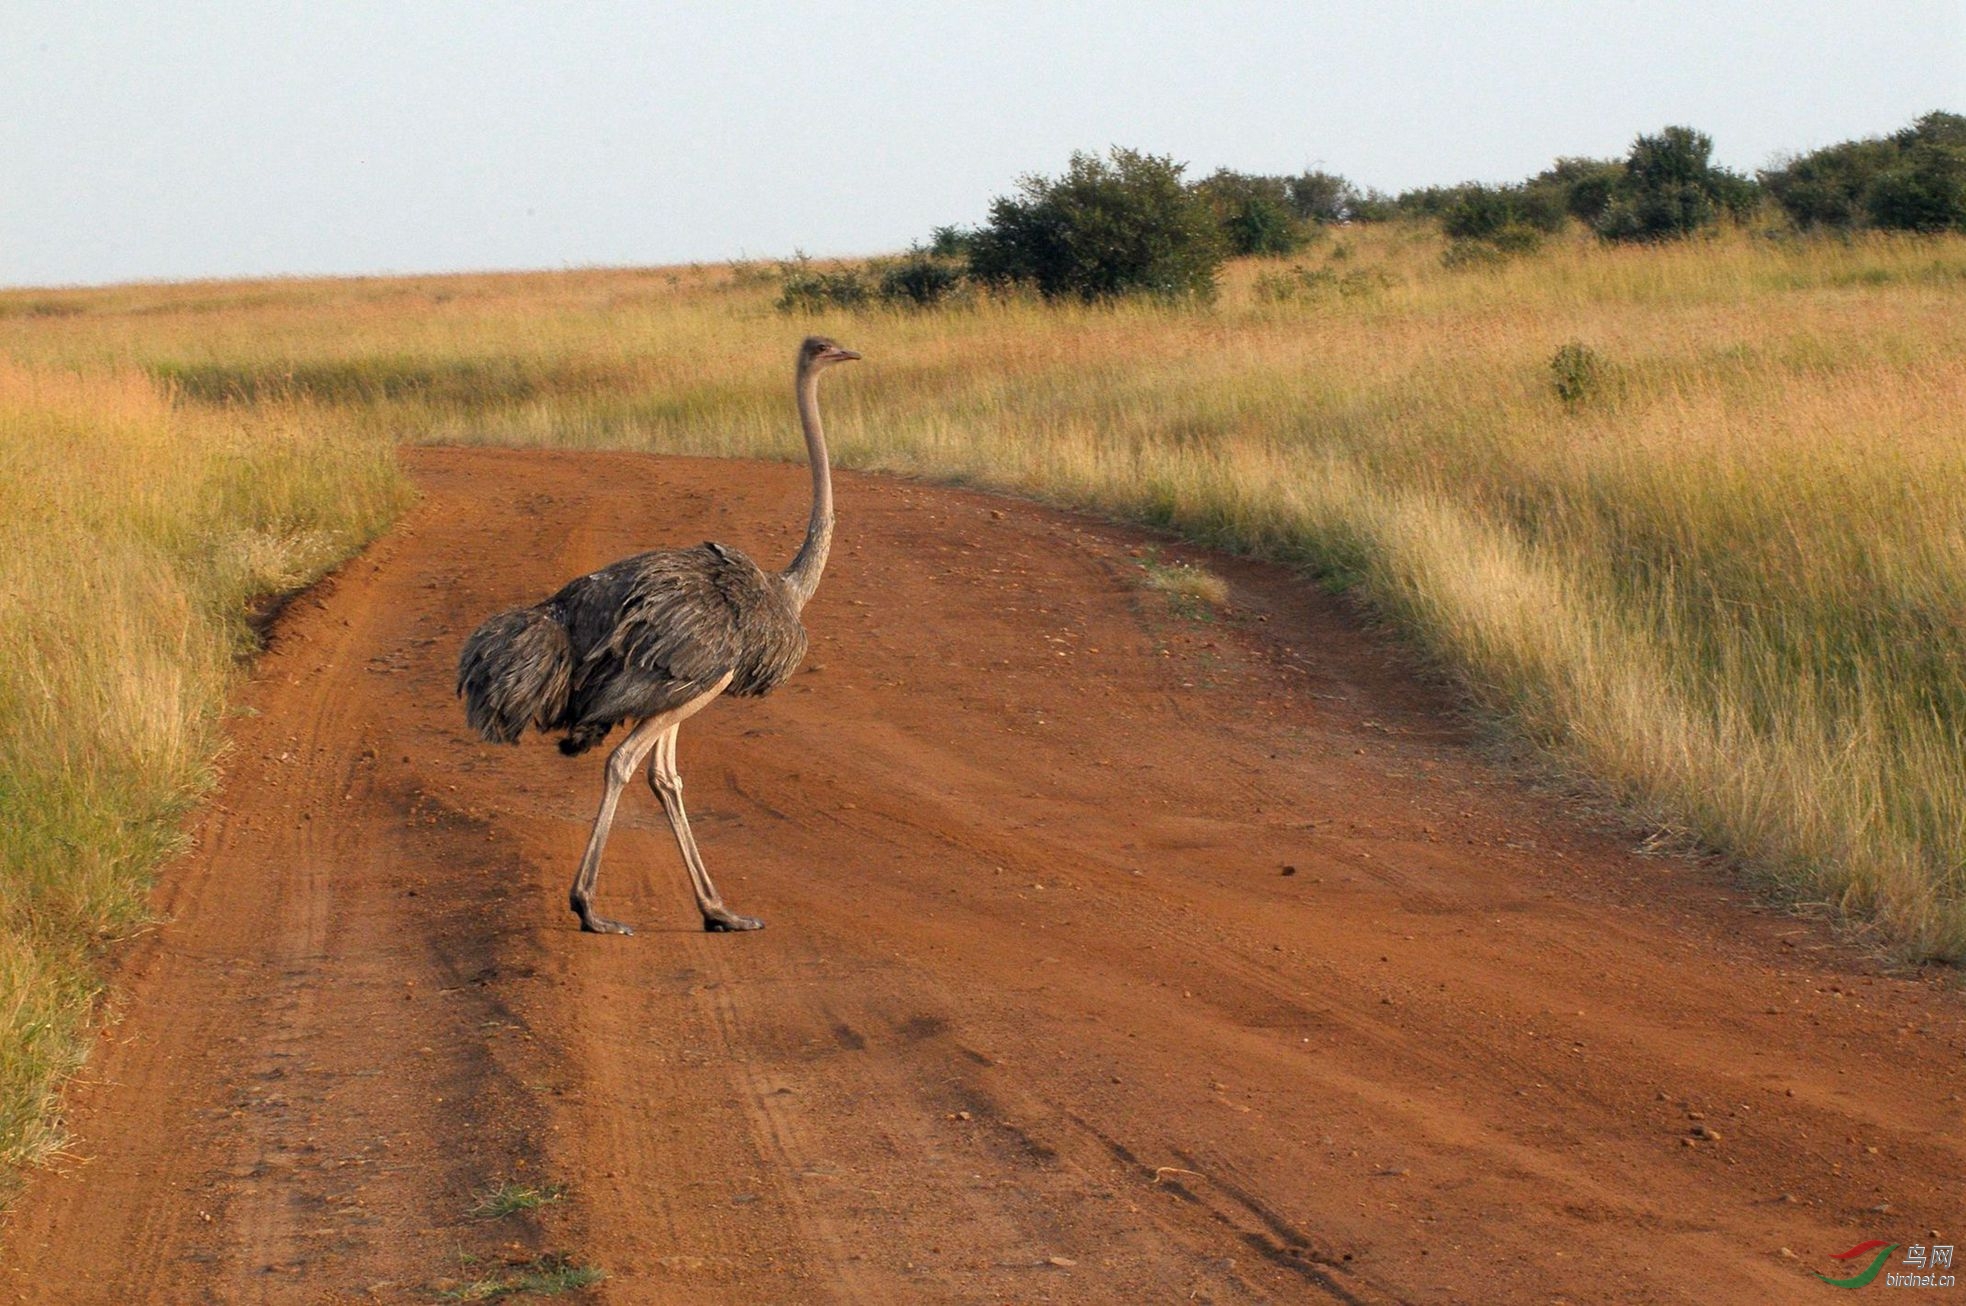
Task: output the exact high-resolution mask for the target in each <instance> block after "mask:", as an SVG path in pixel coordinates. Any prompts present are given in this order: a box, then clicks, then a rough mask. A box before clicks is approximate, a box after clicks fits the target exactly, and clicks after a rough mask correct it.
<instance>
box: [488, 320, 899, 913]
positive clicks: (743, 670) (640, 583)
mask: <svg viewBox="0 0 1966 1306" xmlns="http://www.w3.org/2000/svg"><path fill="white" fill-rule="evenodd" d="M858 357H860V355H858V354H856V353H854V352H853V351H852V350H850V349H843V348H841V347H840V346H839V345H837V344H835V343H834V342H833V341H831V340H827V339H824V338H823V337H819V336H814V337H810V338H808V339H807V340H806V341H804V342H803V343H802V344H801V345H800V346H799V353H798V364H797V370H796V379H795V393H796V396H797V399H798V407H799V417H800V421H801V424H802V425H803V427H804V431H805V438H806V451H807V455H808V457H809V458H810V460H811V464H812V480H813V504H812V513H811V517H810V519H809V521H808V523H807V529H806V536H805V541H804V543H803V544H802V545H801V546H800V548H799V552H798V554H797V556H796V557H794V558H793V559H792V562H791V564H790V565H789V566H788V567H787V568H786V569H785V570H784V571H782V572H778V573H770V572H767V571H765V570H764V569H763V568H761V567H759V566H758V565H757V564H756V563H755V562H752V561H751V560H750V559H749V558H747V557H745V556H744V555H743V554H742V553H739V552H737V551H736V550H735V549H730V548H726V547H724V546H723V545H721V544H715V543H708V542H706V543H704V544H700V545H697V546H696V547H694V548H688V549H659V550H656V551H654V552H650V553H641V554H637V555H635V556H634V557H632V558H624V559H622V560H621V561H620V562H616V563H613V564H611V565H609V566H606V567H603V568H601V569H600V570H599V571H595V572H590V573H589V574H587V575H585V576H581V577H579V578H578V579H576V580H572V581H569V582H568V583H567V584H566V585H564V586H562V587H561V589H560V590H559V592H558V593H556V594H554V595H553V596H552V597H551V598H548V599H546V600H544V601H543V602H540V603H537V604H534V605H533V606H531V607H527V608H517V609H514V610H512V611H509V612H501V613H499V614H498V615H497V616H494V617H492V618H491V619H490V620H488V621H486V622H485V623H484V624H483V625H481V626H479V627H478V629H477V630H476V631H474V632H473V633H472V635H471V637H470V638H469V639H467V640H466V641H465V643H464V648H463V650H462V652H461V653H460V654H459V656H458V668H457V692H458V694H459V695H460V696H461V697H462V698H463V699H464V713H465V719H466V721H467V722H469V724H470V726H471V728H472V729H473V730H475V731H477V732H478V733H479V734H480V735H481V736H483V737H484V738H485V739H487V740H490V741H491V742H493V743H502V744H510V743H517V742H518V740H519V737H520V736H521V735H522V734H524V733H525V730H526V727H527V726H532V727H535V728H537V729H539V730H542V731H564V732H565V737H564V738H562V739H561V740H560V750H561V751H562V752H564V753H567V754H568V755H573V754H576V753H582V752H585V751H586V750H587V749H589V748H592V747H593V746H594V745H595V744H597V743H599V742H600V741H601V740H602V739H603V738H605V737H606V736H607V734H608V732H609V731H610V730H612V729H613V728H614V726H615V725H616V724H618V723H621V722H626V721H632V722H635V723H636V725H635V728H634V729H632V730H631V731H630V733H629V735H628V738H627V739H626V740H624V741H623V743H622V744H621V745H620V746H618V747H617V748H616V749H615V751H614V754H613V756H611V757H610V758H609V763H608V787H607V790H606V791H605V793H604V794H603V797H602V806H601V813H600V815H599V816H598V817H597V818H596V820H595V828H594V834H593V837H592V838H591V839H590V841H589V846H588V853H587V856H586V857H585V858H583V859H582V862H581V869H580V872H579V874H577V875H576V876H575V878H574V888H573V892H572V903H573V908H574V910H575V912H577V913H578V914H579V915H580V918H581V925H582V927H583V928H585V929H589V930H598V931H606V932H620V933H628V932H629V931H628V930H627V928H626V927H625V926H620V925H617V924H615V923H614V922H612V921H606V920H602V919H601V918H599V917H597V916H594V915H593V914H592V912H591V911H590V910H589V906H588V902H589V899H591V896H592V890H593V881H594V878H595V876H596V874H597V873H598V870H599V863H600V848H601V845H602V843H604V842H605V840H606V838H607V829H608V825H609V824H610V822H611V821H612V819H613V812H614V804H615V802H616V801H617V799H618V798H619V794H620V788H621V785H622V783H624V782H625V779H626V778H627V777H628V776H631V775H632V774H633V772H634V771H635V770H637V769H639V767H640V766H641V764H642V761H643V759H644V758H650V757H651V754H652V755H653V756H652V758H651V760H650V770H649V783H650V785H651V786H652V787H653V788H654V789H655V790H656V793H657V796H658V797H660V798H661V799H662V802H663V807H664V810H665V811H666V812H667V813H668V814H669V818H670V825H671V827H672V828H673V829H674V830H675V833H676V840H677V844H678V845H679V847H680V848H681V850H682V853H683V859H684V861H685V863H686V864H687V865H688V867H689V870H690V875H691V880H692V883H693V884H694V886H695V888H696V891H697V901H698V906H699V907H700V908H701V909H702V911H703V917H704V927H705V928H706V929H755V928H757V926H758V924H759V922H757V921H754V920H751V919H750V918H749V917H740V916H736V915H734V914H732V913H730V912H728V911H726V910H725V909H724V908H723V906H722V901H721V899H720V898H718V897H717V895H716V891H715V889H714V887H712V886H711V885H710V881H709V877H708V874H707V873H705V872H704V871H703V868H702V864H701V859H700V857H698V855H697V853H696V846H695V840H694V838H693V837H692V836H691V835H690V832H689V824H688V818H687V817H686V816H684V815H683V811H682V779H681V777H680V776H679V775H677V774H676V773H675V732H676V729H677V727H678V726H679V725H680V724H681V721H682V720H683V719H684V718H685V717H687V716H689V715H690V714H692V713H694V712H695V711H696V710H697V709H698V708H700V707H701V706H702V705H703V704H705V703H707V702H708V701H710V700H711V699H713V698H715V697H717V696H718V695H720V694H734V695H737V696H739V697H754V696H757V695H760V694H768V693H770V692H771V691H772V690H773V689H775V688H777V687H778V686H779V685H780V684H782V683H784V681H785V679H786V678H787V677H788V676H790V675H791V674H792V672H793V671H794V670H795V669H797V667H798V665H799V663H800V661H801V660H803V659H804V657H805V653H806V633H805V627H804V625H803V624H802V623H801V621H800V619H799V614H800V610H801V609H802V608H803V607H804V606H805V604H806V602H807V601H808V600H809V599H810V598H811V597H812V593H813V591H814V589H816V588H817V586H818V584H819V576H820V573H821V572H822V571H823V570H824V568H825V565H826V555H827V553H828V551H829V548H830V546H831V543H832V534H833V494H832V479H831V475H830V470H829V468H828V465H827V459H826V444H825V436H824V433H823V431H822V429H821V427H820V422H819V406H818V378H819V373H820V372H821V371H823V370H824V369H825V368H826V367H827V366H829V365H831V364H833V363H836V362H843V361H846V360H849V359H855V358H858ZM624 762H625V763H626V764H625V766H624V765H623V763H624ZM624 771H625V773H626V774H623V772H624Z"/></svg>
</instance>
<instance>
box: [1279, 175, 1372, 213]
mask: <svg viewBox="0 0 1966 1306" xmlns="http://www.w3.org/2000/svg"><path fill="white" fill-rule="evenodd" d="M1283 187H1284V196H1285V198H1286V200H1287V201H1288V203H1289V205H1290V211H1291V212H1292V213H1293V214H1295V215H1296V216H1297V217H1298V218H1300V219H1302V220H1303V221H1305V222H1347V221H1353V220H1358V219H1359V218H1360V217H1361V214H1360V211H1359V210H1360V206H1361V205H1362V204H1363V203H1364V202H1365V201H1366V200H1367V199H1368V198H1372V199H1377V200H1380V201H1383V200H1384V199H1385V197H1384V196H1382V195H1379V194H1378V193H1377V192H1376V191H1374V192H1367V193H1366V194H1365V195H1361V194H1359V191H1358V188H1357V187H1356V186H1353V185H1352V183H1350V182H1349V181H1346V180H1345V179H1344V178H1343V177H1340V176H1338V175H1337V174H1336V173H1331V172H1316V171H1312V172H1301V173H1299V174H1297V175H1296V176H1295V177H1291V178H1289V179H1288V180H1286V181H1285V182H1284V183H1283Z"/></svg>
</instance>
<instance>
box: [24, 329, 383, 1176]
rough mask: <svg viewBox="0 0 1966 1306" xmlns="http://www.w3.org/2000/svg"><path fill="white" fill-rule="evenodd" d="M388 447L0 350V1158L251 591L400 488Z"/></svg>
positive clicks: (329, 543)
mask: <svg viewBox="0 0 1966 1306" xmlns="http://www.w3.org/2000/svg"><path fill="white" fill-rule="evenodd" d="M404 493H405V487H404V484H403V482H402V481H401V480H400V478H399V477H398V476H397V473H396V471H395V463H394V456H393V451H392V449H391V447H390V446H389V445H388V444H387V443H386V442H382V441H378V440H375V439H373V438H370V437H365V436H361V435H358V434H355V433H353V432H351V431H350V430H349V429H347V427H346V424H345V423H344V422H342V421H341V420H339V419H337V418H336V417H335V416H334V415H333V414H331V413H327V412H324V411H320V410H315V409H310V408H308V407H306V406H304V405H299V404H281V405H273V406H268V407H265V408H260V409H256V410H253V411H250V412H246V411H236V412H215V411H199V410H195V409H190V408H187V407H185V406H183V405H178V404H174V403H173V402H172V401H171V399H170V398H169V397H168V395H167V394H166V393H165V391H164V390H163V388H162V387H160V386H159V385H157V384H156V383H155V382H154V381H152V380H151V379H150V378H148V377H146V376H144V375H143V374H141V373H138V372H134V371H129V370H123V371H108V372H100V373H97V374H94V375H82V374H77V373H74V372H69V371H65V370H59V369H55V368H50V367H45V366H43V367H35V366H28V365H22V364H18V363H6V362H0V1175H4V1174H11V1173H12V1172H14V1171H15V1170H16V1169H17V1168H18V1166H19V1164H20V1163H21V1162H23V1161H25V1160H28V1159H31V1158H32V1157H33V1156H35V1155H36V1154H38V1153H39V1152H40V1151H41V1150H43V1149H45V1148H46V1147H47V1146H48V1145H49V1144H50V1143H51V1142H52V1141H54V1140H53V1136H52V1134H51V1132H50V1126H49V1111H48V1108H49V1106H50V1104H51V1095H52V1093H53V1091H54V1089H55V1087H56V1086H57V1085H58V1084H59V1083H60V1081H61V1079H62V1078H63V1077H64V1076H65V1075H66V1074H67V1073H68V1072H69V1071H71V1070H72V1069H73V1068H74V1067H75V1066H76V1065H77V1064H79V1062H80V1060H81V1058H82V1056H83V1055H84V1053H85V1051H86V1048H87V1043H88V1029H87V1028H86V1026H87V1025H88V1023H89V1020H90V1016H91V1015H92V1013H93V1011H94V1009H95V1003H96V999H97V997H98V994H99V989H100V983H99V976H98V972H97V968H96V962H97V960H98V958H97V956H96V953H97V950H98V948H99V946H100V944H101V942H102V941H104V940H106V939H109V938H114V937H116V936H118V935H120V934H123V933H126V932H127V931H129V930H130V929H132V928H134V927H136V926H138V925H139V924H140V923H141V922H142V920H143V917H144V893H145V890H146V889H147V888H148V886H149V882H150V872H151V871H152V869H153V868H154V866H155V865H156V863H157V862H158V861H159V860H161V858H162V857H163V856H164V855H165V854H166V853H167V852H168V851H169V850H170V849H171V848H172V847H173V846H174V845H175V843H176V841H177V839H178V834H177V818H178V816H179V815H180V814H181V812H182V810H183V809H184V807H185V806H186V804H188V803H189V802H191V801H192V800H193V799H194V798H195V797H196V796H197V795H198V794H199V793H200V792H201V791H202V790H203V789H204V788H205V787H206V786H207V785H208V784H209V783H210V780H211V777H212V766H213V763H214V759H215V757H216V754H217V752H218V748H219V744H220V730H219V726H220V718H221V716H222V714H223V712H224V708H225V698H226V693H227V690H228V689H229V687H230V686H231V684H232V682H233V679H234V676H235V674H236V668H237V665H238V660H239V658H240V656H241V655H242V654H243V653H244V652H246V651H247V650H248V649H249V648H250V646H251V632H250V631H249V630H248V628H247V626H246V623H245V613H246V609H247V604H248V602H249V601H250V600H251V599H252V598H253V597H255V596H257V595H261V594H266V593H272V592H277V591H281V590H287V589H291V588H293V587H295V586H298V585H302V584H305V583H306V582H308V581H310V580H312V579H314V578H315V577H316V576H318V575H320V574H321V573H322V572H323V571H325V570H326V569H327V568H328V567H330V566H332V565H333V564H334V563H335V562H337V561H339V560H340V559H341V558H342V557H345V556H346V555H347V554H348V553H349V552H351V551H353V550H354V549H355V548H357V547H359V546H360V545H361V544H362V543H364V542H365V541H366V540H368V539H369V538H370V537H372V536H373V535H374V534H375V533H376V532H378V531H379V530H380V529H382V527H383V526H384V525H385V524H386V523H387V522H388V520H389V519H390V518H391V516H392V515H393V514H394V512H395V510H396V509H397V507H398V506H399V505H400V504H401V503H402V502H403V501H404Z"/></svg>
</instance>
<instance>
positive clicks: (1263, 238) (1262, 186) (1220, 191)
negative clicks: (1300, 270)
mask: <svg viewBox="0 0 1966 1306" xmlns="http://www.w3.org/2000/svg"><path fill="white" fill-rule="evenodd" d="M1195 189H1196V190H1198V191H1200V192H1201V194H1202V196H1203V197H1204V198H1205V199H1207V201H1208V203H1209V207H1210V208H1212V209H1213V210H1214V211H1215V218H1216V221H1217V222H1219V223H1221V224H1222V236H1223V239H1224V240H1226V241H1227V242H1228V246H1229V252H1230V253H1232V254H1239V255H1251V254H1255V255H1265V256H1270V257H1276V256H1280V255H1284V254H1291V253H1294V252H1295V251H1296V250H1297V249H1298V248H1299V247H1301V246H1302V245H1303V244H1304V240H1305V234H1304V227H1303V224H1302V223H1301V222H1299V221H1298V219H1297V216H1296V215H1295V214H1294V213H1292V212H1291V208H1290V197H1289V192H1288V190H1287V189H1286V184H1285V182H1284V179H1283V178H1281V177H1254V176H1250V175H1249V174H1247V173H1241V172H1231V171H1230V170H1229V169H1227V168H1223V169H1221V170H1219V171H1217V172H1216V173H1215V174H1214V175H1213V176H1211V177H1208V178H1206V179H1204V180H1203V181H1200V182H1198V183H1196V186H1195Z"/></svg>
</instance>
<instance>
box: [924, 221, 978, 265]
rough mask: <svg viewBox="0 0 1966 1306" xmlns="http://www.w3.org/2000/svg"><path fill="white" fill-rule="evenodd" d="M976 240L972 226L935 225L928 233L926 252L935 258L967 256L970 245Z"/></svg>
mask: <svg viewBox="0 0 1966 1306" xmlns="http://www.w3.org/2000/svg"><path fill="white" fill-rule="evenodd" d="M975 242H976V231H975V229H974V228H972V227H957V226H948V227H937V228H935V230H933V231H931V232H929V233H928V252H929V253H931V254H933V255H935V257H937V258H968V257H969V249H970V246H971V245H973V244H974V243H975Z"/></svg>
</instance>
